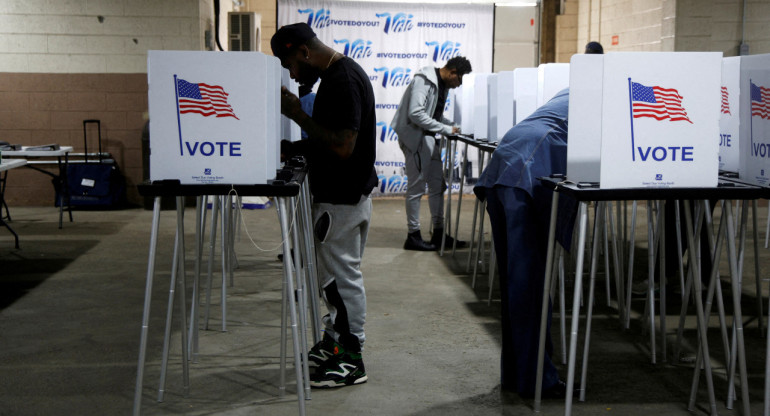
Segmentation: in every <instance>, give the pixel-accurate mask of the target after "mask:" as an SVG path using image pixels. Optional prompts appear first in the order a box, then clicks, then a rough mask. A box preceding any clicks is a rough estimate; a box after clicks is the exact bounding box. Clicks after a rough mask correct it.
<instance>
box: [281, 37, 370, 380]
mask: <svg viewBox="0 0 770 416" xmlns="http://www.w3.org/2000/svg"><path fill="white" fill-rule="evenodd" d="M270 46H271V47H272V49H273V55H275V56H276V57H278V58H279V59H280V60H281V65H282V66H283V67H284V68H286V69H288V70H289V72H290V74H291V77H292V79H294V80H296V81H297V82H299V83H300V84H305V85H313V84H315V82H316V81H317V80H318V79H319V78H320V79H321V83H320V85H319V86H318V92H317V94H316V97H315V103H314V105H313V114H312V117H311V116H308V115H307V114H306V113H305V112H303V111H302V108H301V106H300V102H299V99H298V98H297V97H296V96H295V95H294V94H292V93H291V92H289V91H288V90H287V89H285V88H282V89H281V112H282V113H283V114H284V115H286V116H287V117H289V118H290V119H292V120H294V121H295V122H296V123H297V124H299V126H300V127H301V128H302V129H303V130H304V131H306V132H307V134H308V139H306V140H300V141H298V142H294V143H291V142H288V141H283V142H281V153H282V155H283V156H284V157H291V156H293V155H302V156H305V158H306V159H307V161H308V167H309V179H310V192H311V193H312V195H313V231H314V235H315V243H316V244H315V246H316V253H317V260H318V262H317V263H318V278H319V280H320V283H321V288H322V289H323V291H322V294H323V298H324V301H325V303H326V306H327V308H328V309H329V314H327V315H326V316H324V318H323V321H324V325H325V331H324V337H323V339H322V340H321V341H320V342H319V343H318V344H316V345H315V346H314V347H313V348H312V349H311V350H310V352H309V353H308V359H309V361H310V363H311V364H315V365H317V366H318V367H319V368H318V369H317V370H316V372H315V373H314V374H313V375H312V376H311V377H310V385H311V386H312V387H338V386H346V385H353V384H360V383H364V382H366V380H367V375H366V370H365V369H364V363H363V360H362V358H361V350H362V347H363V344H364V340H365V337H364V321H365V318H366V294H365V292H364V283H363V275H362V274H361V267H360V266H361V257H362V255H363V252H364V246H365V244H366V237H367V233H368V231H369V221H370V219H371V215H372V202H371V198H370V194H371V192H372V189H373V188H374V187H375V186H377V175H376V173H375V171H374V159H375V155H376V153H375V143H376V133H375V124H376V120H375V114H374V91H373V89H372V84H371V82H370V81H369V77H368V76H367V75H366V73H365V72H364V70H363V69H362V68H361V66H359V65H358V64H357V63H356V62H355V61H353V60H352V59H350V58H347V57H345V56H344V55H342V54H340V53H339V52H337V51H335V50H334V49H332V48H330V47H328V46H326V45H325V44H323V43H322V42H321V41H320V40H319V39H318V38H317V37H316V35H315V33H314V32H313V30H312V29H311V28H310V27H309V26H308V25H307V24H305V23H295V24H292V25H287V26H283V27H281V28H280V29H278V31H277V32H276V33H275V35H274V36H273V38H272V39H271V41H270Z"/></svg>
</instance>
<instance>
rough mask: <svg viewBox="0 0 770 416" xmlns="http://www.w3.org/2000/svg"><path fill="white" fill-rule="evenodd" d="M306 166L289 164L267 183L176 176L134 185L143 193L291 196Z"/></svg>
mask: <svg viewBox="0 0 770 416" xmlns="http://www.w3.org/2000/svg"><path fill="white" fill-rule="evenodd" d="M306 174H307V167H306V165H305V164H304V163H303V164H297V165H290V166H287V167H285V168H283V169H281V170H279V171H278V172H277V175H276V177H275V179H273V180H270V181H268V183H266V184H221V183H217V184H189V185H188V184H181V183H180V182H179V181H178V180H166V181H152V182H149V181H147V182H144V183H141V184H139V185H137V188H138V189H139V194H140V195H142V196H152V197H157V196H198V195H227V194H229V193H230V192H231V191H233V190H235V192H237V193H238V195H239V196H265V197H292V196H297V195H298V194H299V191H300V186H301V184H302V182H304V180H305V175H306Z"/></svg>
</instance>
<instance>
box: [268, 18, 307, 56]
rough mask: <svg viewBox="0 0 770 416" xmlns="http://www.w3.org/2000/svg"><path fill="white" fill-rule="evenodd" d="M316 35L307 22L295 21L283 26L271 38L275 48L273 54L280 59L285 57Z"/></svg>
mask: <svg viewBox="0 0 770 416" xmlns="http://www.w3.org/2000/svg"><path fill="white" fill-rule="evenodd" d="M314 37H315V32H313V29H311V28H310V26H308V25H307V23H294V24H291V25H286V26H281V28H280V29H278V31H277V32H275V35H273V38H272V39H270V47H271V48H272V49H273V55H275V56H276V57H278V59H283V57H285V56H286V55H287V54H288V53H289V52H291V51H292V50H294V49H295V48H297V47H298V46H300V45H304V44H305V43H307V41H309V40H310V39H313V38H314Z"/></svg>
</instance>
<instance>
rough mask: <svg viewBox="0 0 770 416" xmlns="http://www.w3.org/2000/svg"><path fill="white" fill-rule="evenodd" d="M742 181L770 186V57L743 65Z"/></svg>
mask: <svg viewBox="0 0 770 416" xmlns="http://www.w3.org/2000/svg"><path fill="white" fill-rule="evenodd" d="M740 73H741V75H740V86H741V87H740V90H741V91H740V148H741V151H740V166H739V172H738V173H739V176H740V179H741V180H743V181H746V182H749V183H752V184H756V185H761V186H768V185H770V54H764V55H753V56H742V57H741V64H740Z"/></svg>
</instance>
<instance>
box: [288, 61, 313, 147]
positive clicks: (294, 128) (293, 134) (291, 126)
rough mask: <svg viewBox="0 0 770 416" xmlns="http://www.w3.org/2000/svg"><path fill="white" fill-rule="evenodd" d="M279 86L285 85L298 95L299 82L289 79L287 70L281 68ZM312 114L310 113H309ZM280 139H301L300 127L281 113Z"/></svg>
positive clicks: (293, 140) (294, 140)
mask: <svg viewBox="0 0 770 416" xmlns="http://www.w3.org/2000/svg"><path fill="white" fill-rule="evenodd" d="M281 86H282V87H286V89H288V90H289V91H290V92H291V93H292V94H294V95H296V96H297V97H299V84H298V83H297V81H294V80H293V79H291V75H290V74H289V70H288V69H286V68H281ZM311 115H312V114H311ZM280 138H281V139H282V140H289V141H292V142H296V141H298V140H301V139H302V129H301V128H300V127H299V125H298V124H297V123H295V122H294V121H292V119H290V118H289V117H286V116H284V115H281V137H280Z"/></svg>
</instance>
